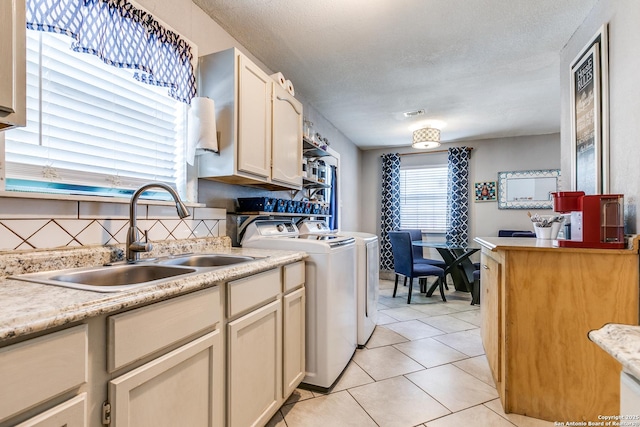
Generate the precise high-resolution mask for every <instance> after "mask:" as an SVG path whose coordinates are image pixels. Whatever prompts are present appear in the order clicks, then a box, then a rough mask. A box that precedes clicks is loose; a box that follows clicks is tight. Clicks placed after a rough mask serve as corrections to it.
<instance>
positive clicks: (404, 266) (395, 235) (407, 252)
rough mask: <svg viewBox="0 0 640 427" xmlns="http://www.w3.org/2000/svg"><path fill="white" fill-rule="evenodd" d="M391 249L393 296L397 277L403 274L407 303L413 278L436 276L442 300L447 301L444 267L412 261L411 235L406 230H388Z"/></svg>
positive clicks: (396, 286)
mask: <svg viewBox="0 0 640 427" xmlns="http://www.w3.org/2000/svg"><path fill="white" fill-rule="evenodd" d="M389 240H390V241H391V251H392V253H393V266H394V272H395V274H396V280H395V285H394V287H393V297H394V298H395V297H396V292H397V291H398V279H399V278H400V276H404V281H405V284H406V282H407V278H409V295H408V297H407V304H411V292H412V291H413V279H414V278H426V277H428V276H436V277H437V281H438V286H439V288H440V295H441V296H442V301H447V298H446V297H445V296H444V269H442V268H440V267H436V266H435V265H431V264H417V263H414V261H413V245H412V244H411V235H410V234H409V232H408V231H390V232H389Z"/></svg>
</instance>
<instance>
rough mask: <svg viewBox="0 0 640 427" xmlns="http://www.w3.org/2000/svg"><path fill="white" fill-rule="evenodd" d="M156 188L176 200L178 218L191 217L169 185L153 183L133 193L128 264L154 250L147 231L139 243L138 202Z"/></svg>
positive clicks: (128, 240)
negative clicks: (143, 253)
mask: <svg viewBox="0 0 640 427" xmlns="http://www.w3.org/2000/svg"><path fill="white" fill-rule="evenodd" d="M154 187H157V188H162V189H163V190H166V191H167V192H168V193H169V194H171V197H173V200H175V202H176V210H177V211H178V216H179V217H180V218H186V217H188V216H189V215H191V214H190V213H189V210H188V209H187V207H186V206H185V205H184V203H182V200H180V196H178V193H177V192H176V190H174V189H173V188H172V187H170V186H169V185H167V184H164V183H162V182H152V183H149V184H145V185H143V186H142V187H140V188H138V189H137V190H136V192H135V193H133V196H131V202H130V204H129V230H128V231H127V247H126V255H127V262H128V263H135V262H137V261H138V253H139V252H149V251H150V250H151V248H152V245H151V243H149V239H148V237H147V230H145V232H144V241H143V242H141V241H139V234H138V227H137V217H138V210H137V202H138V198H139V197H140V195H141V194H142V193H144V192H145V191H147V190H148V189H150V188H154Z"/></svg>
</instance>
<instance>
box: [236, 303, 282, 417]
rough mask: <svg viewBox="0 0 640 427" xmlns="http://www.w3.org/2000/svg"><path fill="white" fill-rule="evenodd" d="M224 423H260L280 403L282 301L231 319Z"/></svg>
mask: <svg viewBox="0 0 640 427" xmlns="http://www.w3.org/2000/svg"><path fill="white" fill-rule="evenodd" d="M227 332H228V350H227V351H228V353H227V354H228V366H227V372H228V374H227V375H228V377H227V378H228V386H227V424H228V425H229V426H231V427H247V426H263V425H265V424H266V423H267V422H268V421H269V419H270V418H271V416H272V415H273V414H274V413H275V411H276V410H277V408H278V407H279V406H280V404H281V403H282V398H281V395H282V392H281V390H282V303H281V301H280V300H277V301H274V302H272V303H270V304H268V305H265V306H263V307H261V308H259V309H257V310H254V311H252V312H251V313H249V314H247V315H245V316H243V317H240V318H239V319H237V320H234V321H232V322H230V323H229V324H228V325H227Z"/></svg>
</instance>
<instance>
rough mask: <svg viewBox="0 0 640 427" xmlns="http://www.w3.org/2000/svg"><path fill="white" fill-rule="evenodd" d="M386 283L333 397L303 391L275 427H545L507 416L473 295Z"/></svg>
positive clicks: (275, 421) (278, 417) (293, 398)
mask: <svg viewBox="0 0 640 427" xmlns="http://www.w3.org/2000/svg"><path fill="white" fill-rule="evenodd" d="M392 293H393V282H392V281H387V280H381V281H380V301H379V307H378V308H379V310H380V311H379V318H378V326H377V327H376V330H375V331H374V333H373V335H372V336H371V338H370V339H369V342H368V343H367V345H366V346H365V348H363V349H358V350H356V353H355V354H354V355H353V358H352V360H351V362H350V363H349V365H348V366H347V368H346V369H345V371H344V373H343V375H342V377H341V378H340V380H339V381H338V383H337V384H336V386H335V387H334V388H333V390H332V391H331V392H330V393H318V392H311V391H309V390H304V389H300V388H299V389H297V390H296V391H295V392H294V393H293V395H292V396H291V397H290V398H289V400H288V401H287V403H285V405H283V406H282V408H280V410H279V411H278V413H277V414H276V415H275V416H274V417H273V418H272V419H271V421H270V422H269V424H268V426H269V427H315V426H318V427H343V426H354V427H367V426H381V427H413V426H420V427H458V426H474V427H494V426H495V427H502V426H514V425H515V426H519V427H538V426H551V425H553V423H550V422H546V421H541V420H537V419H535V418H529V417H524V416H522V415H513V414H505V413H504V411H503V410H502V406H501V404H500V400H499V398H498V393H497V391H496V389H495V385H494V382H493V379H492V377H491V372H490V370H489V365H488V363H487V359H486V358H485V356H484V349H483V347H482V342H481V338H480V310H479V307H478V306H472V305H470V302H471V297H470V295H469V294H467V293H463V292H456V291H455V290H453V287H452V286H451V287H450V290H449V291H446V296H447V302H446V303H445V302H443V301H442V300H441V299H440V296H439V294H438V293H437V292H435V293H434V295H433V296H432V297H431V298H427V297H425V296H424V294H422V295H421V294H420V293H419V292H417V291H416V290H415V287H414V293H413V296H412V300H411V305H407V290H406V288H404V287H401V288H399V290H398V296H397V297H396V298H392V297H391V295H392Z"/></svg>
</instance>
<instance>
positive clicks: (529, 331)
mask: <svg viewBox="0 0 640 427" xmlns="http://www.w3.org/2000/svg"><path fill="white" fill-rule="evenodd" d="M475 241H476V242H477V243H479V244H480V245H481V247H482V253H481V266H480V267H481V295H482V296H481V304H480V310H481V317H482V327H481V334H482V341H483V344H484V347H485V351H486V356H487V359H488V362H489V366H490V368H491V371H492V374H493V378H494V380H495V383H496V387H497V389H498V394H499V395H500V399H501V401H502V406H503V408H504V410H505V412H507V413H515V414H522V415H526V416H529V417H534V418H540V419H544V420H548V421H559V422H563V421H567V420H570V421H598V416H599V415H600V416H601V415H615V414H618V413H619V409H620V408H619V405H620V395H619V386H620V385H619V382H618V378H619V376H620V375H619V374H620V364H619V363H617V362H616V361H615V360H614V359H612V358H611V357H610V356H609V355H608V354H607V353H606V352H605V351H603V350H601V349H600V348H598V347H597V346H595V345H593V343H592V342H590V341H589V338H588V337H587V334H588V333H589V331H591V330H593V329H598V328H601V327H602V326H603V325H604V324H606V323H623V324H638V320H639V296H638V294H639V285H640V281H639V273H638V271H639V266H638V238H637V236H633V237H632V238H630V239H629V244H628V248H627V249H623V250H611V249H578V248H558V247H554V246H553V243H552V242H553V241H552V240H542V239H531V238H499V237H482V238H476V239H475Z"/></svg>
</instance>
